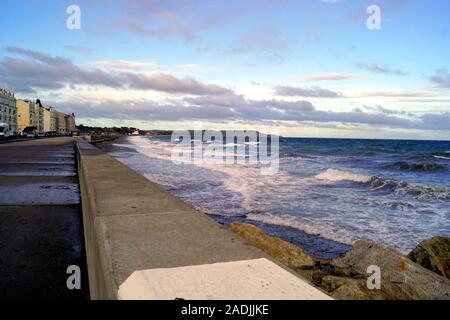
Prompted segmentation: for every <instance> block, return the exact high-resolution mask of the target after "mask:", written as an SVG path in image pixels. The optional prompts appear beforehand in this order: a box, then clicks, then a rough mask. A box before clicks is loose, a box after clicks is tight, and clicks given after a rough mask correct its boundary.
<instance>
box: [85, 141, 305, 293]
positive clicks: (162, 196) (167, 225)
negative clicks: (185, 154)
mask: <svg viewBox="0 0 450 320" xmlns="http://www.w3.org/2000/svg"><path fill="white" fill-rule="evenodd" d="M77 159H78V175H79V182H80V192H81V202H82V209H83V223H84V234H85V244H86V256H87V263H88V273H89V285H90V291H91V292H90V294H91V298H92V299H117V298H118V289H119V286H120V285H121V284H122V283H123V282H124V281H125V280H126V279H127V278H129V277H130V275H131V274H132V273H133V272H134V271H137V270H156V269H164V270H172V269H173V268H177V267H185V266H198V265H208V264H214V263H224V262H225V263H226V262H232V261H246V260H255V259H261V258H267V256H266V255H265V254H264V253H262V252H261V251H259V250H258V249H256V248H254V247H252V246H249V245H247V244H246V243H244V242H243V241H242V240H240V239H239V238H238V236H237V235H235V234H234V233H232V232H230V231H228V230H226V229H225V228H223V227H222V226H221V225H220V224H218V223H216V222H215V221H213V220H212V219H211V218H209V217H208V216H206V215H205V214H203V213H200V212H198V211H196V210H195V209H193V208H192V207H191V206H189V205H188V204H186V203H185V202H183V201H181V200H180V199H178V198H176V197H174V196H172V195H171V194H170V193H168V192H166V191H164V190H163V189H161V188H160V187H159V186H158V185H156V184H155V183H152V182H151V181H149V180H148V179H146V178H145V177H143V176H142V175H140V174H138V173H136V172H135V171H133V170H131V169H130V168H128V167H127V166H125V165H123V164H122V163H120V162H119V161H117V160H115V159H114V158H112V157H110V156H108V155H107V154H105V153H103V152H102V151H100V150H99V149H97V148H95V147H94V146H92V145H91V144H89V143H87V142H86V141H85V140H84V139H82V138H78V139H77ZM269 260H270V259H269ZM287 282H288V281H286V286H292V281H291V280H289V283H287ZM160 285H161V286H163V284H160ZM281 285H282V284H281ZM311 288H312V287H311ZM197 289H201V288H197ZM243 290H246V291H248V290H249V288H243ZM255 290H261V289H260V288H255Z"/></svg>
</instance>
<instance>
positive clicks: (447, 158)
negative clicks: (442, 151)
mask: <svg viewBox="0 0 450 320" xmlns="http://www.w3.org/2000/svg"><path fill="white" fill-rule="evenodd" d="M446 153H447V152H446ZM434 157H435V158H436V159H441V160H450V158H449V157H444V156H434Z"/></svg>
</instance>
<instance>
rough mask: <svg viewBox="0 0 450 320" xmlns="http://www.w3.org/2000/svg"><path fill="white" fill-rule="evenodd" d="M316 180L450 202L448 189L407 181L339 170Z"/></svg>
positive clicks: (320, 174)
mask: <svg viewBox="0 0 450 320" xmlns="http://www.w3.org/2000/svg"><path fill="white" fill-rule="evenodd" d="M315 178H316V179H318V180H325V181H328V182H341V181H351V182H356V183H360V184H363V185H365V186H367V187H368V188H369V189H370V190H371V191H374V192H385V193H389V194H394V195H397V196H413V197H415V198H417V199H420V200H450V190H449V189H447V188H439V187H430V186H424V185H419V184H411V183H408V182H405V181H399V180H394V179H383V178H379V177H376V176H365V175H362V174H356V173H352V172H348V171H342V170H337V169H328V170H326V171H324V172H322V173H319V174H318V175H316V177H315Z"/></svg>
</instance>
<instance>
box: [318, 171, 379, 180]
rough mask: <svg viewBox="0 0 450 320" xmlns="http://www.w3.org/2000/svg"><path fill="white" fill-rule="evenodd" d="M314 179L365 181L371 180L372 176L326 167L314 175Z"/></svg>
mask: <svg viewBox="0 0 450 320" xmlns="http://www.w3.org/2000/svg"><path fill="white" fill-rule="evenodd" d="M316 179H319V180H325V181H329V182H339V181H354V182H361V183H367V182H370V180H372V179H373V177H371V176H365V175H362V174H357V173H353V172H348V171H342V170H337V169H328V170H326V171H324V172H321V173H319V174H318V175H316Z"/></svg>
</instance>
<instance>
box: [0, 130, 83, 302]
mask: <svg viewBox="0 0 450 320" xmlns="http://www.w3.org/2000/svg"><path fill="white" fill-rule="evenodd" d="M70 265H77V266H79V267H80V269H81V282H82V286H81V290H69V289H68V288H67V285H66V281H67V278H68V277H69V276H70V274H67V273H66V271H67V267H68V266H70ZM9 298H20V299H24V298H25V299H36V298H38V299H86V298H89V288H88V284H87V269H86V261H85V249H84V240H83V224H82V218H81V207H80V196H79V187H78V179H77V171H76V158H75V144H74V140H73V139H72V138H69V137H67V138H66V137H61V138H49V139H39V140H31V141H24V142H14V143H6V144H1V145H0V299H9Z"/></svg>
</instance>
